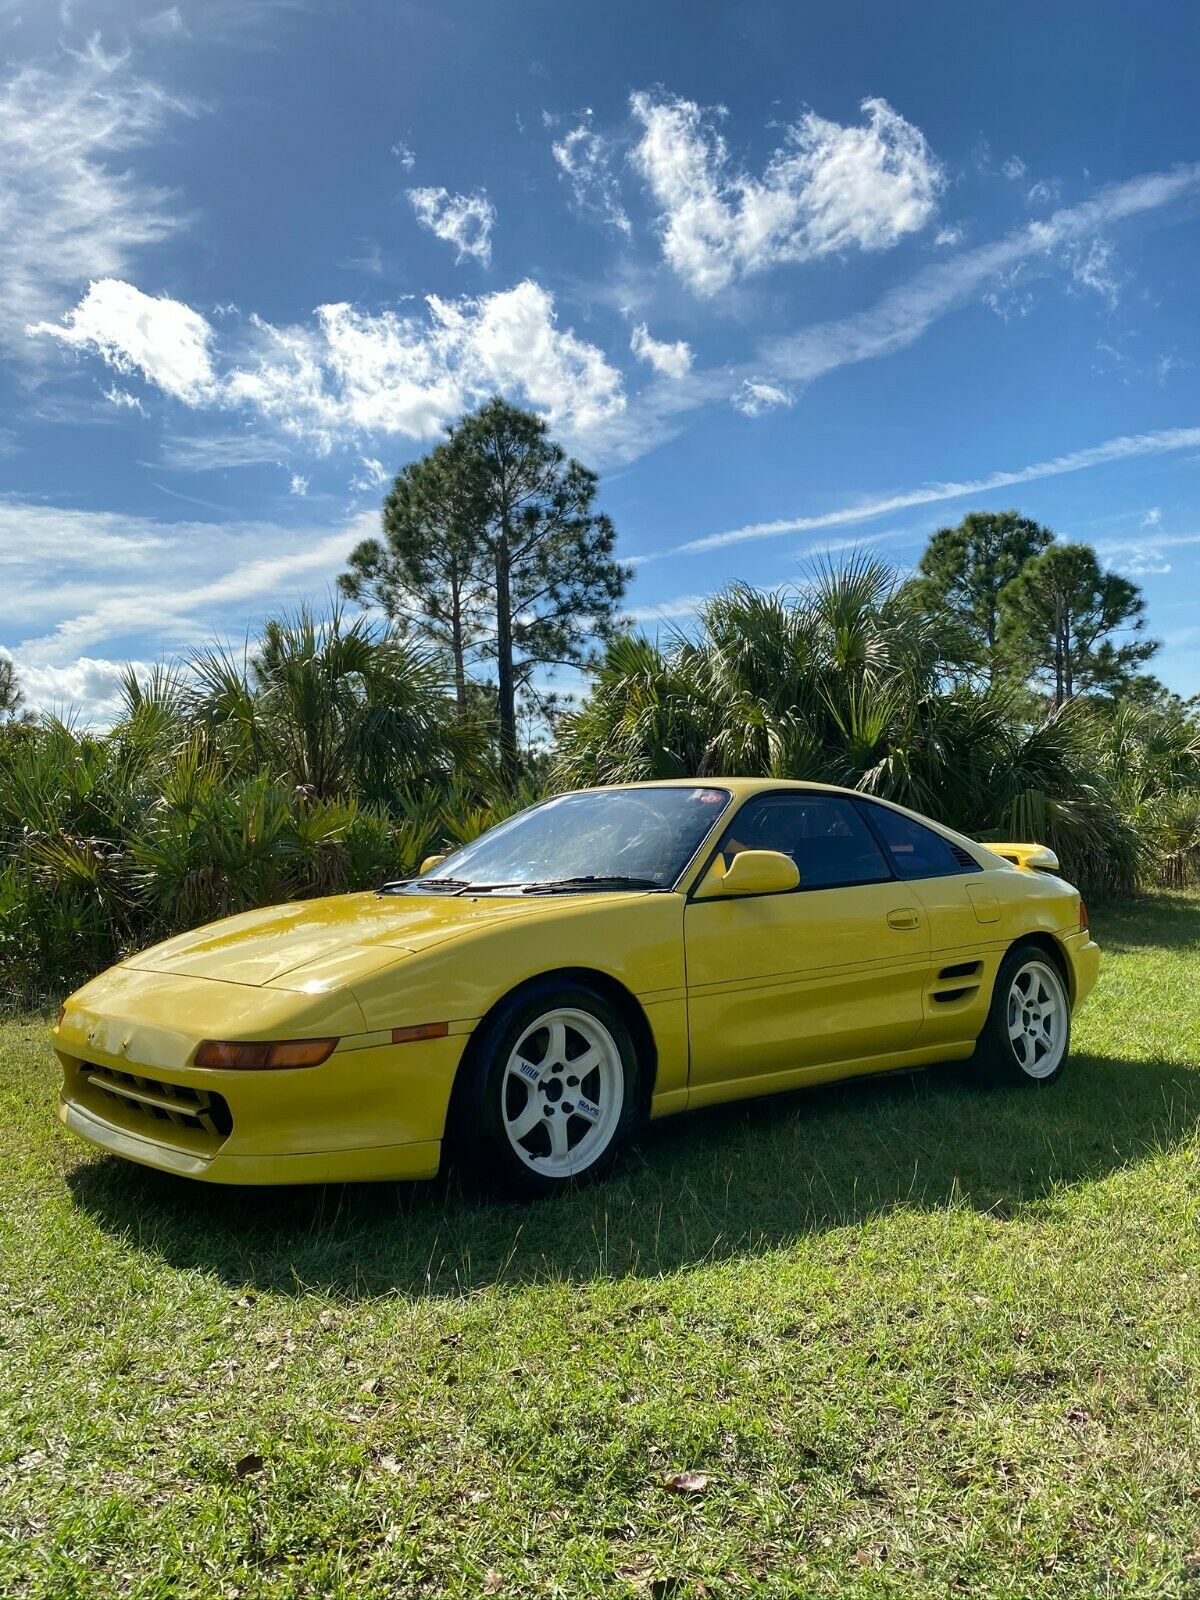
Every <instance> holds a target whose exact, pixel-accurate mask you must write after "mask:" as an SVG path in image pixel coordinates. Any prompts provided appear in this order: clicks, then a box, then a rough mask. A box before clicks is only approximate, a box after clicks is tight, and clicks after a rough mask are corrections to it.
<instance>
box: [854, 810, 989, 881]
mask: <svg viewBox="0 0 1200 1600" xmlns="http://www.w3.org/2000/svg"><path fill="white" fill-rule="evenodd" d="M863 809H864V810H865V811H867V812H868V813H869V814H870V818H871V823H872V826H873V827H874V829H875V831H876V833H878V834H879V836H880V838H881V839H882V840H883V842H884V844H886V845H887V848H888V854H889V855H890V856H891V858H892V865H893V866H894V867H895V869H896V876H897V877H899V878H945V877H948V876H949V875H950V874H951V873H956V872H981V871H982V870H983V869H982V868H981V867H980V865H979V863H978V861H973V860H972V859H971V857H970V855H969V854H968V853H967V851H965V850H964V849H963V848H962V846H961V845H956V844H951V842H950V840H949V839H943V838H942V836H941V834H940V833H934V831H933V829H932V828H926V827H923V826H922V825H921V823H919V822H914V821H913V819H912V818H911V817H905V816H902V815H901V814H900V812H898V811H889V810H888V808H887V807H886V806H876V805H871V804H870V803H869V802H865V803H864V805H863Z"/></svg>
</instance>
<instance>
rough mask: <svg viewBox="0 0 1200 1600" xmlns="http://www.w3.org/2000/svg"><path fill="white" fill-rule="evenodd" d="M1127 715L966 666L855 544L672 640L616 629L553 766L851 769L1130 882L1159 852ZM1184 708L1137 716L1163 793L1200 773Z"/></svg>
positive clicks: (734, 600) (880, 786)
mask: <svg viewBox="0 0 1200 1600" xmlns="http://www.w3.org/2000/svg"><path fill="white" fill-rule="evenodd" d="M1146 715H1147V716H1149V713H1147V714H1146ZM1114 717H1115V711H1114V708H1112V707H1111V706H1109V707H1107V708H1099V707H1097V706H1095V705H1093V704H1091V703H1090V702H1083V701H1075V702H1072V703H1070V704H1068V705H1067V706H1065V707H1064V708H1063V709H1062V710H1061V711H1059V712H1057V713H1054V714H1051V715H1043V714H1041V712H1040V711H1039V710H1038V709H1037V708H1036V707H1034V706H1033V705H1032V704H1031V702H1030V700H1029V697H1028V695H1026V694H1025V693H1023V692H1020V691H1017V690H1014V689H1011V688H1007V689H1006V688H1002V687H987V688H981V687H979V686H977V685H973V684H972V683H970V682H968V681H955V680H954V677H953V675H952V674H951V673H950V672H949V669H948V666H947V663H946V662H945V661H944V660H943V652H942V643H941V639H940V637H939V631H938V625H937V622H936V620H934V619H931V618H930V617H929V616H927V615H925V614H923V613H922V612H921V611H920V610H919V609H917V608H916V607H915V606H914V604H913V599H912V591H911V589H906V588H905V587H904V586H903V585H901V584H900V583H898V581H897V578H896V575H895V573H894V572H893V571H892V570H891V569H890V568H889V567H888V566H887V565H886V564H885V563H883V562H880V561H876V560H872V559H870V558H862V557H860V558H856V559H853V560H851V561H849V562H848V563H846V564H845V565H844V566H842V567H840V568H834V567H824V568H821V569H819V570H818V571H817V572H816V573H815V574H814V576H813V578H812V580H811V581H810V582H808V583H806V584H804V585H802V586H798V587H796V588H795V589H792V590H790V591H782V592H781V591H775V592H771V593H767V594H764V593H762V592H760V591H756V590H752V589H749V588H746V587H742V586H735V587H733V588H731V589H728V590H726V591H724V592H723V593H721V594H718V595H716V596H714V597H713V598H712V599H711V600H709V601H708V603H707V604H706V605H705V606H704V607H703V608H702V609H701V612H700V614H699V617H698V619H697V626H696V627H695V628H694V629H693V630H691V631H689V632H687V633H684V632H676V633H674V634H673V635H670V636H668V638H667V639H666V640H665V641H664V642H660V643H655V642H652V641H650V640H648V639H645V638H640V637H636V638H635V637H626V638H621V639H617V640H615V641H614V642H613V643H612V644H611V645H610V646H609V648H608V650H607V653H606V655H605V658H604V661H603V662H602V664H601V666H600V668H599V670H598V672H597V674H596V679H595V684H594V687H593V690H592V693H591V695H590V696H589V697H588V699H587V700H586V701H585V702H584V703H583V704H582V705H581V706H580V707H579V708H578V710H576V711H574V712H573V713H571V714H569V715H568V716H566V717H565V718H564V719H563V720H562V722H561V723H560V726H559V730H558V735H559V737H558V779H559V781H560V782H562V783H578V782H588V783H607V782H615V781H619V780H622V779H639V778H655V777H675V776H682V775H685V774H689V773H696V774H701V775H716V774H719V773H726V774H730V775H736V774H749V775H764V776H773V777H780V778H808V779H812V780H815V781H818V782H824V783H838V784H848V785H851V786H853V787H857V788H859V789H862V790H864V791H867V792H870V793H872V794H878V795H881V796H882V797H884V798H885V799H890V800H896V801H899V802H900V803H901V804H904V805H910V806H913V807H914V808H915V809H917V810H919V811H924V812H926V813H927V814H928V815H930V816H933V817H936V818H938V819H939V820H941V821H943V822H946V823H948V824H950V825H951V826H953V827H956V828H959V829H961V830H962V831H964V832H966V833H970V834H973V835H976V836H978V837H981V838H992V839H1022V840H1031V839H1035V840H1038V841H1040V842H1042V843H1045V844H1048V845H1050V846H1051V847H1052V848H1053V849H1054V850H1056V851H1057V852H1058V854H1059V856H1060V858H1061V860H1062V862H1063V867H1064V870H1065V871H1066V872H1067V873H1068V875H1069V876H1071V877H1072V878H1073V879H1074V880H1075V881H1078V882H1079V883H1080V884H1081V885H1082V886H1083V887H1085V888H1088V889H1093V890H1094V889H1101V890H1105V889H1107V890H1114V891H1116V890H1128V889H1129V888H1131V887H1132V886H1133V885H1134V884H1135V883H1137V882H1138V881H1139V880H1145V879H1147V878H1153V877H1154V876H1155V875H1156V873H1157V871H1158V869H1159V867H1160V865H1161V859H1162V852H1161V846H1160V843H1159V842H1158V839H1157V836H1156V835H1155V834H1154V833H1153V831H1152V830H1150V829H1149V828H1139V826H1138V816H1137V814H1136V811H1135V809H1134V807H1133V804H1132V794H1131V792H1130V791H1128V790H1127V789H1124V788H1122V785H1121V783H1120V782H1119V781H1118V778H1119V774H1120V773H1121V772H1122V771H1124V770H1125V768H1126V766H1127V764H1128V757H1127V756H1125V755H1121V754H1118V753H1113V754H1111V755H1110V754H1109V753H1107V749H1106V745H1105V742H1104V736H1103V729H1104V728H1105V727H1106V726H1107V724H1108V723H1111V722H1112V721H1113V719H1114ZM1177 721H1178V723H1179V727H1178V728H1177V729H1176V740H1175V742H1174V743H1171V742H1170V741H1168V740H1166V738H1165V735H1163V736H1162V738H1161V739H1160V741H1159V742H1160V743H1165V744H1166V745H1167V746H1168V749H1167V751H1166V752H1164V751H1160V750H1158V747H1157V745H1155V744H1154V743H1153V741H1151V740H1150V739H1149V730H1148V727H1147V726H1146V725H1145V724H1144V723H1143V725H1141V733H1140V735H1139V736H1136V737H1135V733H1134V731H1133V730H1132V729H1126V730H1125V734H1124V736H1125V738H1126V740H1127V742H1128V743H1129V744H1130V746H1131V747H1136V748H1137V749H1138V750H1142V749H1143V746H1144V745H1146V746H1148V748H1149V749H1150V750H1152V752H1153V754H1154V762H1155V763H1156V765H1155V768H1154V770H1155V771H1156V772H1157V774H1158V777H1157V780H1156V781H1157V783H1158V788H1156V789H1153V792H1154V793H1156V794H1163V793H1167V792H1173V793H1176V794H1177V793H1178V784H1179V782H1180V781H1182V779H1183V777H1184V775H1185V774H1189V775H1190V776H1188V778H1187V781H1189V782H1191V783H1193V784H1194V783H1195V782H1196V781H1197V771H1196V766H1195V763H1194V762H1193V763H1192V765H1191V766H1190V767H1189V766H1188V765H1187V762H1186V761H1185V760H1184V759H1183V757H1182V755H1181V753H1180V746H1181V745H1186V739H1185V736H1184V732H1183V731H1182V730H1184V729H1187V728H1190V729H1191V734H1192V737H1193V740H1194V738H1195V736H1196V732H1197V730H1196V724H1195V721H1194V718H1189V716H1188V715H1187V714H1185V713H1183V712H1180V713H1178V715H1177ZM1146 759H1147V760H1148V759H1149V756H1147V758H1146ZM1171 759H1173V760H1174V761H1175V766H1174V768H1171V769H1170V773H1171V774H1173V775H1169V774H1168V768H1170V760H1171ZM1147 784H1148V785H1149V780H1147ZM1149 787H1150V788H1153V786H1152V785H1151V786H1149ZM1141 792H1142V791H1141V790H1139V793H1141ZM1160 832H1161V830H1160Z"/></svg>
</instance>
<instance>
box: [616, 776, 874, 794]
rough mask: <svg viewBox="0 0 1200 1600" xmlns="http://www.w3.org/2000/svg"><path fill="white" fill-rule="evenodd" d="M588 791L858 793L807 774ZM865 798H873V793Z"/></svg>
mask: <svg viewBox="0 0 1200 1600" xmlns="http://www.w3.org/2000/svg"><path fill="white" fill-rule="evenodd" d="M588 788H589V789H590V790H592V791H598V790H608V791H611V790H613V789H729V790H730V791H731V792H732V793H733V794H734V795H735V796H742V795H747V794H761V793H762V792H763V791H764V790H777V789H796V790H805V789H824V790H825V791H826V792H827V793H829V794H858V795H859V798H860V799H861V798H863V797H862V795H861V794H860V792H859V791H858V790H857V789H847V788H846V787H844V785H842V784H838V783H817V782H815V781H811V780H809V779H808V778H720V777H704V778H643V779H639V780H638V781H637V782H635V783H603V784H600V783H596V784H590V785H589V786H588ZM868 798H870V799H874V798H875V797H874V795H871V796H869V797H868Z"/></svg>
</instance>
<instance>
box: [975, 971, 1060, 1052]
mask: <svg viewBox="0 0 1200 1600" xmlns="http://www.w3.org/2000/svg"><path fill="white" fill-rule="evenodd" d="M1070 1047H1071V1002H1070V999H1069V997H1068V995H1067V986H1066V984H1065V983H1064V981H1063V977H1062V973H1061V972H1060V971H1059V969H1058V966H1057V964H1056V962H1055V961H1054V958H1053V957H1052V956H1050V955H1049V954H1047V952H1046V951H1045V950H1043V949H1042V948H1041V946H1040V945H1035V944H1025V945H1018V946H1017V947H1016V948H1015V949H1013V950H1010V951H1009V952H1008V954H1007V955H1006V956H1005V958H1004V960H1003V961H1002V962H1001V963H1000V971H999V973H998V974H997V975H996V986H995V988H994V989H993V991H992V1004H991V1008H990V1010H989V1011H988V1018H987V1021H986V1022H985V1023H984V1025H983V1031H982V1032H981V1033H980V1035H979V1040H978V1042H977V1044H976V1047H975V1057H976V1060H977V1061H979V1063H980V1064H981V1065H982V1067H983V1068H984V1070H985V1072H986V1073H987V1075H988V1076H989V1077H990V1078H991V1079H992V1080H993V1081H995V1082H998V1083H1006V1084H1016V1083H1023V1084H1029V1083H1034V1084H1047V1083H1053V1082H1054V1080H1055V1079H1056V1078H1058V1077H1060V1076H1061V1074H1062V1070H1063V1065H1064V1063H1065V1062H1066V1059H1067V1052H1068V1050H1069V1049H1070Z"/></svg>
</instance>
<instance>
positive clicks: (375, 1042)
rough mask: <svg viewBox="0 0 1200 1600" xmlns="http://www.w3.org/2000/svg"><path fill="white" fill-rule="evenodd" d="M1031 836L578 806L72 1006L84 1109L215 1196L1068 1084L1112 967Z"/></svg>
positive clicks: (67, 1056)
mask: <svg viewBox="0 0 1200 1600" xmlns="http://www.w3.org/2000/svg"><path fill="white" fill-rule="evenodd" d="M1057 865H1058V863H1057V861H1056V859H1055V857H1054V856H1053V854H1052V853H1051V852H1050V851H1048V850H1045V849H1043V848H1041V847H1039V846H1037V845H1032V844H1031V845H1003V844H994V845H987V846H984V845H980V844H976V843H975V842H974V841H972V840H971V839H967V838H964V837H962V836H961V835H960V834H957V833H954V832H952V831H951V830H950V829H948V828H943V827H941V826H939V825H938V824H936V823H932V822H928V821H926V820H925V819H923V818H921V817H918V816H915V815H914V814H913V813H912V812H910V811H906V810H904V809H903V808H901V807H899V806H895V805H890V804H888V803H886V802H885V801H881V800H875V799H871V798H868V797H867V796H864V795H861V794H857V793H853V792H851V791H849V790H845V789H834V788H828V787H825V786H822V785H818V784H810V783H784V782H779V781H772V780H770V779H747V778H730V779H714V780H712V781H710V782H700V781H677V782H671V783H646V784H630V785H625V786H621V787H614V788H606V789H591V790H584V791H581V792H578V793H573V794H564V795H559V796H558V797H557V798H555V799H552V800H546V801H544V802H543V803H542V804H540V805H536V806H533V807H532V808H531V809H530V810H528V811H523V812H521V813H520V814H519V815H518V816H515V817H512V818H510V819H509V820H508V821H507V822H504V823H502V824H501V825H500V826H499V827H497V828H493V829H492V830H491V831H490V832H488V833H485V834H484V835H482V837H480V838H478V839H476V840H475V841H474V842H473V843H472V844H469V845H466V846H464V847H463V848H462V849H460V850H457V851H455V853H454V854H453V855H450V856H447V857H444V858H431V860H430V861H427V862H426V863H424V867H423V870H422V873H421V875H420V876H419V877H416V878H413V879H408V880H404V881H401V882H397V883H389V884H385V885H384V886H383V888H381V889H380V890H378V891H377V892H375V893H370V892H368V893H363V894H349V895H338V896H335V897H333V898H330V899H324V900H312V901H308V902H304V903H300V904H293V905H283V906H275V907H272V908H270V909H268V910H263V911H251V912H247V913H245V914H243V915H240V916H235V917H229V918H228V919H226V920H225V921H222V922H217V923H214V924H213V925H212V926H210V927H206V928H200V929H198V930H197V931H196V932H194V933H187V934H183V935H182V936H180V937H179V938H175V939H168V940H167V941H166V943H164V944H160V945H156V946H154V948H152V949H150V950H146V951H143V952H142V953H141V954H140V955H135V956H132V957H130V959H129V960H127V961H123V962H121V963H120V965H119V966H116V967H113V968H112V969H111V970H110V971H108V972H105V973H103V974H102V975H101V976H100V977H98V978H96V979H94V980H93V981H92V982H91V983H89V984H87V985H86V986H85V987H84V988H82V989H80V990H79V991H78V992H77V993H76V994H74V995H72V996H71V998H70V999H69V1000H68V1001H67V1003H66V1005H65V1006H64V1007H63V1009H62V1012H61V1014H60V1016H59V1019H58V1023H57V1025H56V1027H55V1030H54V1044H55V1049H56V1051H57V1053H58V1056H59V1058H60V1060H61V1062H62V1067H63V1088H62V1099H61V1106H60V1112H59V1114H60V1117H61V1119H62V1121H63V1122H64V1123H65V1124H66V1125H67V1127H69V1128H72V1129H73V1130H74V1131H75V1132H76V1133H79V1134H82V1136H83V1137H84V1138H85V1139H88V1140H90V1141H91V1142H92V1143H93V1144H95V1145H98V1146H99V1147H100V1148H101V1149H104V1150H110V1151H113V1152H115V1153H116V1154H118V1155H122V1156H127V1157H128V1158H129V1159H130V1160H133V1161H140V1162H144V1163H146V1164H147V1165H149V1166H152V1167H160V1168H162V1169H164V1170H165V1171H168V1172H176V1173H184V1174H186V1175H188V1176H190V1177H194V1178H206V1179H209V1180H211V1181H213V1182H219V1183H319V1182H325V1181H327V1180H336V1179H360V1178H389V1179H390V1178H427V1177H431V1176H432V1175H433V1174H434V1173H435V1172H436V1171H437V1170H438V1167H439V1164H440V1162H441V1159H442V1152H443V1150H444V1149H445V1148H446V1146H447V1145H450V1146H451V1147H452V1148H454V1149H455V1150H456V1151H458V1152H459V1154H460V1155H461V1156H462V1157H463V1159H464V1160H465V1161H466V1162H467V1163H468V1164H469V1165H470V1167H471V1168H472V1170H474V1171H476V1172H478V1173H480V1174H482V1175H484V1176H485V1177H486V1178H487V1179H488V1180H489V1181H490V1182H491V1183H493V1184H494V1185H495V1186H497V1187H499V1188H501V1189H503V1190H506V1191H508V1192H518V1193H523V1194H541V1193H550V1192H553V1191H555V1190H557V1189H559V1188H561V1187H562V1186H564V1185H565V1184H567V1183H570V1182H572V1181H574V1180H578V1179H580V1178H582V1177H585V1176H586V1177H593V1176H596V1175H598V1174H599V1173H600V1172H602V1171H603V1170H604V1169H605V1168H607V1167H608V1165H609V1164H610V1163H611V1162H612V1161H613V1159H614V1158H615V1156H616V1154H617V1152H618V1150H619V1149H620V1147H621V1145H622V1144H623V1142H624V1141H625V1140H626V1139H627V1138H628V1137H629V1135H630V1133H631V1131H632V1130H633V1129H634V1128H636V1127H637V1125H638V1123H639V1122H640V1121H641V1120H642V1119H643V1118H645V1117H659V1116H664V1115H666V1114H667V1113H669V1112H674V1111H683V1110H686V1109H689V1108H691V1107H693V1106H706V1105H712V1104H714V1103H716V1102H718V1101H723V1100H739V1099H742V1098H744V1097H746V1096H750V1095H762V1094H774V1093H777V1092H778V1091H780V1090H784V1089H793V1088H796V1087H798V1086H800V1085H802V1084H810V1083H822V1082H826V1081H828V1080H830V1079H834V1078H844V1077H849V1076H852V1075H854V1074H857V1073H868V1072H882V1071H889V1070H893V1069H896V1068H903V1067H916V1066H927V1065H930V1064H931V1063H933V1062H938V1061H961V1060H964V1059H966V1058H970V1059H972V1060H973V1061H975V1062H977V1063H978V1064H979V1067H980V1069H981V1070H982V1071H984V1072H986V1073H987V1074H988V1075H989V1076H991V1077H993V1078H998V1079H1000V1080H1001V1081H1003V1082H1006V1083H1025V1084H1041V1085H1045V1084H1048V1083H1050V1082H1052V1081H1053V1080H1054V1079H1055V1078H1057V1077H1058V1075H1059V1074H1060V1073H1061V1071H1062V1068H1063V1062H1064V1060H1065V1058H1066V1055H1067V1050H1068V1046H1069V1042H1070V1029H1071V1012H1072V1010H1073V1009H1074V1008H1075V1007H1076V1006H1078V1005H1079V1004H1080V1003H1081V1002H1082V1001H1083V999H1084V998H1085V997H1086V995H1087V994H1088V992H1089V991H1090V990H1091V988H1092V986H1093V984H1094V983H1095V981H1096V974H1097V967H1098V962H1099V952H1098V950H1097V947H1096V945H1095V944H1094V943H1093V941H1092V939H1091V937H1090V935H1089V933H1088V926H1087V912H1086V910H1085V908H1084V906H1083V903H1082V901H1081V900H1080V897H1079V895H1078V893H1077V892H1076V891H1075V890H1074V889H1073V888H1071V886H1070V885H1069V884H1067V883H1064V882H1063V881H1062V879H1061V878H1059V877H1057V876H1055V875H1054V872H1055V868H1056V867H1057Z"/></svg>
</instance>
